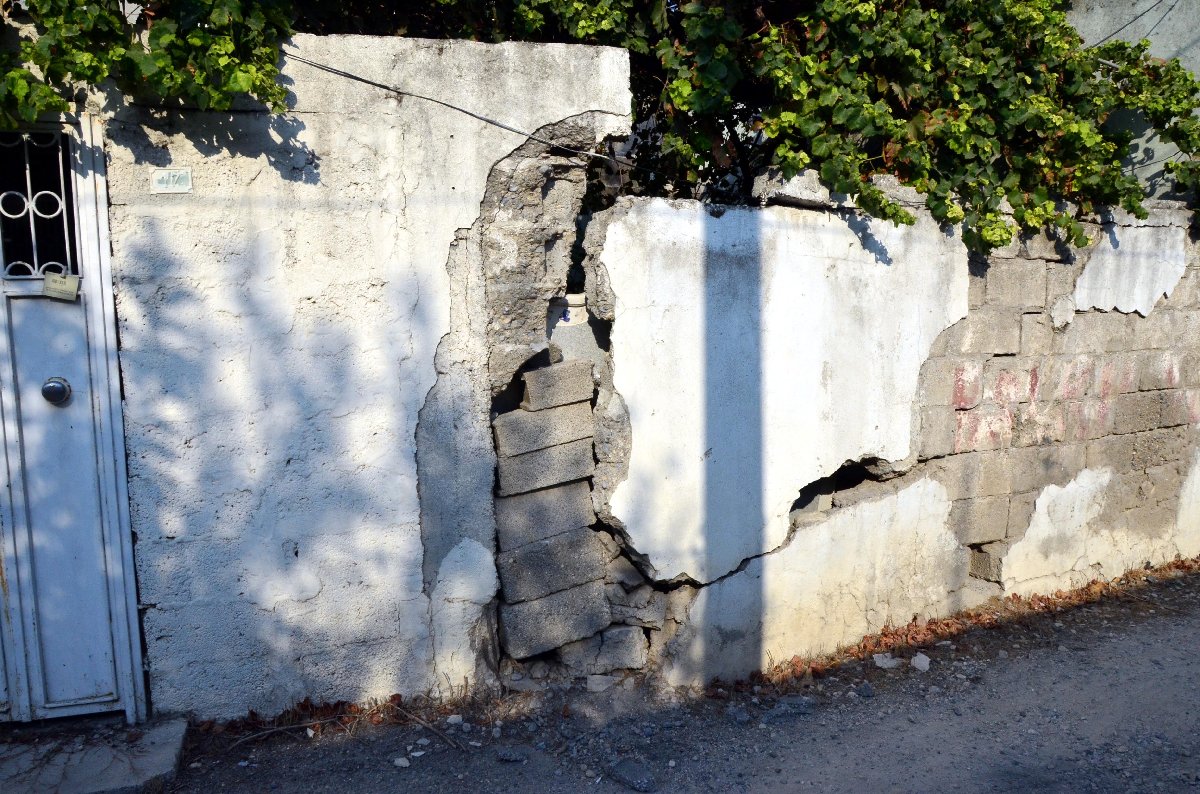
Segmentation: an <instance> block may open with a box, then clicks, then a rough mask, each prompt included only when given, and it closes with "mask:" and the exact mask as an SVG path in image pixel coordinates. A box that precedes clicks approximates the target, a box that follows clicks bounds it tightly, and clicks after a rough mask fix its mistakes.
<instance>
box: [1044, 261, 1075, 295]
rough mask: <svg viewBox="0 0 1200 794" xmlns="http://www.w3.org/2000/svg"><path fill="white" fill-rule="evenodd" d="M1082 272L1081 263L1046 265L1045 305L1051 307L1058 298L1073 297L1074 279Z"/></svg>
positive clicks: (1052, 263)
mask: <svg viewBox="0 0 1200 794" xmlns="http://www.w3.org/2000/svg"><path fill="white" fill-rule="evenodd" d="M1082 270H1083V265H1082V263H1076V262H1050V263H1048V264H1047V267H1046V305H1047V306H1053V305H1054V304H1055V302H1056V301H1058V300H1059V299H1060V298H1063V297H1067V296H1070V295H1073V294H1074V292H1075V279H1077V278H1078V277H1079V274H1080V272H1081V271H1082Z"/></svg>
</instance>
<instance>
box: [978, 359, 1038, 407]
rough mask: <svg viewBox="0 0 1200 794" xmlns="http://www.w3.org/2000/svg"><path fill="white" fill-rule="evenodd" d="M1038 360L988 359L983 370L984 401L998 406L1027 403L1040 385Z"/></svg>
mask: <svg viewBox="0 0 1200 794" xmlns="http://www.w3.org/2000/svg"><path fill="white" fill-rule="evenodd" d="M1038 363H1039V362H1038V360H1037V359H1010V358H1007V357H1005V358H993V359H988V362H987V364H985V365H984V368H983V384H984V389H983V401H984V402H989V403H995V404H997V405H1007V404H1010V403H1027V402H1029V401H1030V400H1032V399H1033V395H1034V393H1035V392H1036V391H1037V385H1038Z"/></svg>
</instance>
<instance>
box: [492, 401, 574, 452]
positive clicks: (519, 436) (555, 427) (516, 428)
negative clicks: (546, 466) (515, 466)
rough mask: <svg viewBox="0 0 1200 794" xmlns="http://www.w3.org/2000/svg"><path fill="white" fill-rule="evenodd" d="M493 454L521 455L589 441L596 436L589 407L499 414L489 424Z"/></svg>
mask: <svg viewBox="0 0 1200 794" xmlns="http://www.w3.org/2000/svg"><path fill="white" fill-rule="evenodd" d="M492 429H493V430H494V431H495V433H496V450H497V451H498V452H499V453H500V454H501V455H504V456H512V455H521V454H524V453H526V452H533V451H534V450H538V449H545V448H546V447H554V446H558V445H559V444H565V443H567V442H568V441H577V440H578V439H581V438H591V437H592V435H593V434H594V433H595V424H594V423H593V422H592V404H591V403H586V402H582V403H572V404H570V405H560V406H557V407H555V408H547V409H546V410H544V411H526V410H524V409H521V408H518V409H517V410H515V411H510V412H508V413H506V414H500V416H497V417H496V419H495V420H494V421H493V422H492Z"/></svg>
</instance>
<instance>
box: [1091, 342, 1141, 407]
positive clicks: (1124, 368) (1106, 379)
mask: <svg viewBox="0 0 1200 794" xmlns="http://www.w3.org/2000/svg"><path fill="white" fill-rule="evenodd" d="M1141 368H1142V354H1141V353H1115V354H1113V355H1111V356H1107V357H1105V358H1103V359H1100V360H1098V361H1097V362H1096V366H1095V375H1094V378H1093V380H1092V388H1091V394H1093V395H1095V396H1097V397H1100V398H1101V399H1107V398H1109V397H1112V396H1113V395H1114V394H1127V393H1129V392H1132V391H1137V390H1138V384H1139V381H1140V380H1141Z"/></svg>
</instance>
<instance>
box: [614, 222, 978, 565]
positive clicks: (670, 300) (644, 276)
mask: <svg viewBox="0 0 1200 794" xmlns="http://www.w3.org/2000/svg"><path fill="white" fill-rule="evenodd" d="M613 212H614V213H616V214H615V217H613V219H612V220H611V221H610V222H609V225H608V232H607V238H606V240H605V243H604V250H603V254H602V256H601V260H600V261H601V264H602V265H603V267H604V268H605V269H606V270H607V275H608V279H609V281H610V282H611V288H612V292H613V294H614V295H615V314H616V319H615V322H614V324H613V333H612V355H613V367H614V379H613V383H614V388H615V390H616V391H617V393H619V394H620V395H621V396H622V398H623V399H624V401H625V403H626V405H627V406H628V409H629V417H630V424H631V427H632V436H633V437H632V454H631V457H630V461H629V474H628V477H627V478H626V479H625V481H624V482H623V483H621V484H620V485H619V486H618V487H617V489H616V491H615V493H614V495H613V497H612V500H611V507H612V513H613V515H614V516H615V517H616V518H617V519H619V520H620V521H621V522H622V523H623V524H624V525H625V528H626V530H627V531H628V533H629V536H630V538H631V539H632V541H633V545H634V547H635V548H636V549H637V550H638V551H639V552H641V553H643V554H645V555H647V557H648V558H649V561H650V563H651V564H652V565H653V566H654V568H655V569H656V571H657V575H658V576H659V578H661V579H671V578H674V577H676V576H680V575H686V576H688V577H690V578H692V579H694V580H696V581H699V582H709V581H712V580H713V579H716V578H717V577H719V576H722V575H724V574H726V573H728V572H730V571H732V570H733V569H734V568H736V567H737V566H738V564H739V563H741V561H743V560H745V559H747V558H749V557H752V556H755V555H758V554H761V553H763V552H766V551H769V550H771V549H775V548H777V547H778V546H779V545H780V544H781V543H782V542H783V541H784V539H785V537H786V535H787V531H788V512H789V510H790V508H791V506H792V504H793V503H794V502H795V500H796V498H797V497H798V496H799V493H800V489H801V488H802V487H803V486H805V485H807V484H809V483H811V482H812V481H814V480H817V479H819V478H821V477H825V476H828V475H830V474H832V473H833V472H834V471H836V470H837V469H838V468H839V467H840V466H841V465H842V464H843V463H845V462H846V461H848V460H859V459H862V458H867V457H877V458H882V459H885V460H890V461H900V460H903V459H905V458H907V457H908V456H909V455H910V453H911V452H912V443H911V441H912V418H913V412H914V399H915V397H916V391H917V379H918V374H919V372H920V368H921V364H922V362H924V360H925V358H926V357H927V356H928V354H929V350H930V346H931V345H932V343H933V341H934V339H935V338H936V337H937V336H938V334H940V333H941V332H942V331H943V330H944V329H946V328H947V327H949V326H950V325H952V324H954V323H955V322H956V321H958V320H959V319H961V318H962V317H964V316H965V315H966V313H967V279H968V268H967V253H966V249H965V248H964V247H963V245H962V243H961V242H960V241H959V240H958V238H957V237H956V236H952V235H948V234H945V233H943V232H942V231H941V230H940V229H938V227H937V226H936V225H935V224H934V223H933V222H932V221H931V220H929V219H927V218H923V219H922V220H920V221H918V223H917V225H916V226H914V227H899V228H897V227H894V226H892V225H891V224H889V223H886V222H878V221H867V220H865V219H858V218H856V217H853V216H840V215H837V214H833V213H827V212H819V211H811V210H803V209H794V208H787V207H771V208H767V209H747V208H741V209H728V210H726V211H725V212H724V214H722V215H720V216H719V217H717V216H715V215H710V214H709V213H708V212H707V211H706V210H705V208H704V207H702V206H701V205H700V204H698V203H695V202H669V201H665V200H653V201H638V202H635V203H626V204H623V205H620V206H619V207H618V209H616V210H614V211H613Z"/></svg>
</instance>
